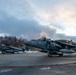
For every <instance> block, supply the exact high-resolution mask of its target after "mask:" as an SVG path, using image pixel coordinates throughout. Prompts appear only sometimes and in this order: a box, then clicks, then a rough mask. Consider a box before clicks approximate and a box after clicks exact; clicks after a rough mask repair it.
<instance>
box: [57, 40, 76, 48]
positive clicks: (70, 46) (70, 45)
mask: <svg viewBox="0 0 76 75" xmlns="http://www.w3.org/2000/svg"><path fill="white" fill-rule="evenodd" d="M56 43H58V44H60V45H61V46H62V47H65V46H68V47H69V48H75V47H76V45H73V44H69V43H64V42H60V41H56Z"/></svg>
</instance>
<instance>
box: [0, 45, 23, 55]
mask: <svg viewBox="0 0 76 75" xmlns="http://www.w3.org/2000/svg"><path fill="white" fill-rule="evenodd" d="M0 51H1V52H2V54H5V53H12V54H14V53H15V52H17V53H19V51H22V52H24V49H22V48H17V47H13V46H5V45H0Z"/></svg>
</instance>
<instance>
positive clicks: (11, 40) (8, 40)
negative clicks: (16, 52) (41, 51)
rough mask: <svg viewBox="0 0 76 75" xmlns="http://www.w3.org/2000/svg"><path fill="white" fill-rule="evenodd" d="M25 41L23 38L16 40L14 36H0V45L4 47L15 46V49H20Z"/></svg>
mask: <svg viewBox="0 0 76 75" xmlns="http://www.w3.org/2000/svg"><path fill="white" fill-rule="evenodd" d="M25 41H26V39H23V38H21V37H20V38H17V37H15V36H4V37H3V36H0V44H3V45H6V46H15V47H21V46H23V44H24V42H25Z"/></svg>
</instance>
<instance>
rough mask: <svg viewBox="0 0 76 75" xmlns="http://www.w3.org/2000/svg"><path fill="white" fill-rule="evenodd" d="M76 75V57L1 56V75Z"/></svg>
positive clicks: (22, 54)
mask: <svg viewBox="0 0 76 75" xmlns="http://www.w3.org/2000/svg"><path fill="white" fill-rule="evenodd" d="M46 74H47V75H76V55H75V54H74V55H64V56H63V57H59V56H53V57H48V56H47V54H46V53H40V52H32V53H20V54H0V75H46Z"/></svg>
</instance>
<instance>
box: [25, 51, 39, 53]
mask: <svg viewBox="0 0 76 75" xmlns="http://www.w3.org/2000/svg"><path fill="white" fill-rule="evenodd" d="M25 52H26V53H37V52H38V51H25Z"/></svg>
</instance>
